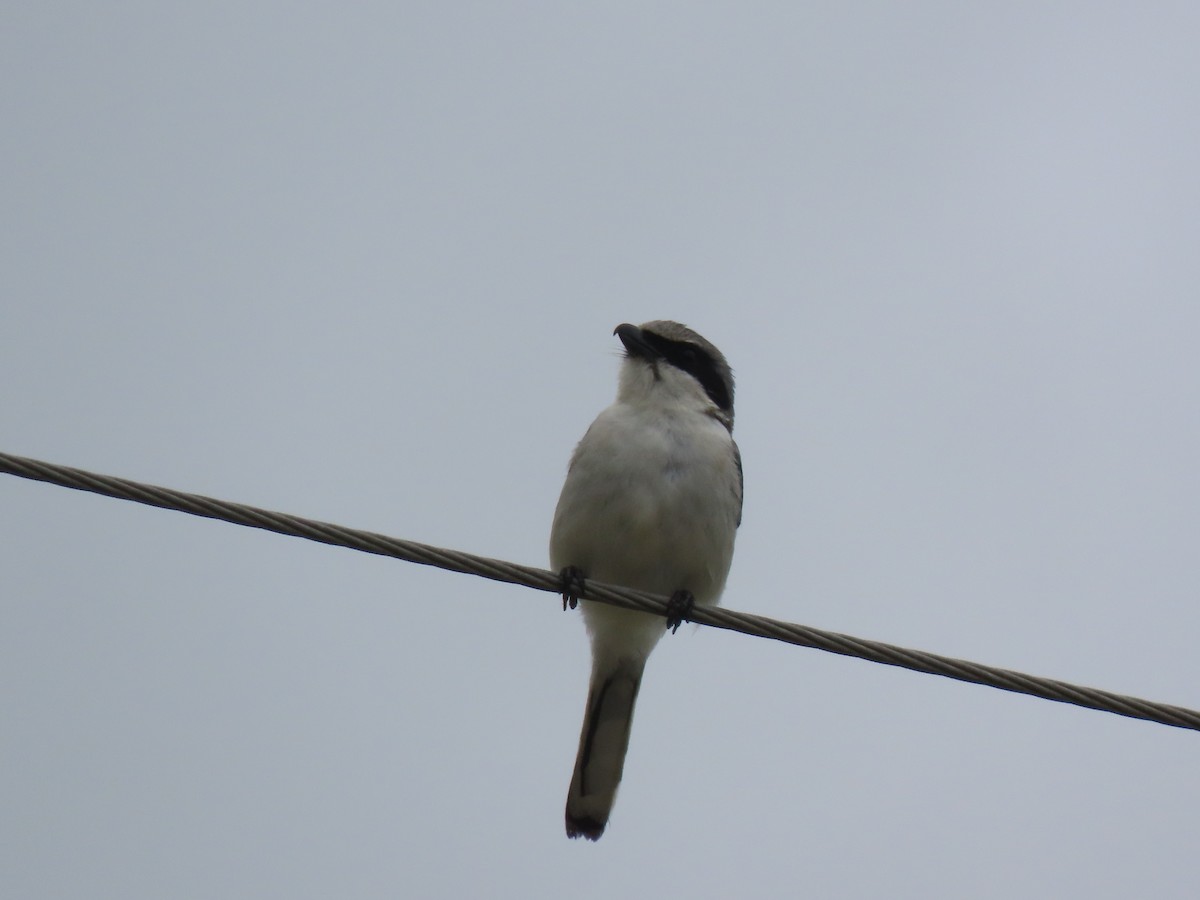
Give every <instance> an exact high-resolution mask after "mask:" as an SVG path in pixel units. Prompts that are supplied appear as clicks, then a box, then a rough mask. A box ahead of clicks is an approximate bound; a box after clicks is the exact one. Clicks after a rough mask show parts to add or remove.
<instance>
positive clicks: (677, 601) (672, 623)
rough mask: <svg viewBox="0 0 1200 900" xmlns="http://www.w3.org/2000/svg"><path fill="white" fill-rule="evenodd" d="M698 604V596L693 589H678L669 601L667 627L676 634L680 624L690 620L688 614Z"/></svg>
mask: <svg viewBox="0 0 1200 900" xmlns="http://www.w3.org/2000/svg"><path fill="white" fill-rule="evenodd" d="M695 606H696V598H695V597H693V596H692V592H691V591H685V590H678V591H676V592H675V593H673V594H672V595H671V599H670V600H668V601H667V629H668V630H669V631H670V632H671V634H674V633H675V632H677V631H678V630H679V626H680V625H682V624H683V623H684V622H686V621H688V616H690V615H691V614H692V610H693V609H694V608H695Z"/></svg>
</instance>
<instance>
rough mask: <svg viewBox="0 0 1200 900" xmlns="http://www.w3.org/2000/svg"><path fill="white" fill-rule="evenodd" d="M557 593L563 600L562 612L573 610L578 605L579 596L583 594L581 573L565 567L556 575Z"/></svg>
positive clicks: (574, 568)
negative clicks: (569, 608) (568, 609)
mask: <svg viewBox="0 0 1200 900" xmlns="http://www.w3.org/2000/svg"><path fill="white" fill-rule="evenodd" d="M558 579H559V593H560V594H562V598H563V612H566V611H567V607H568V606H569V607H571V609H574V608H575V607H576V606H578V605H579V595H580V594H582V593H583V571H582V570H580V569H578V568H576V567H575V566H567V567H566V568H565V569H563V570H562V571H561V572H559V573H558Z"/></svg>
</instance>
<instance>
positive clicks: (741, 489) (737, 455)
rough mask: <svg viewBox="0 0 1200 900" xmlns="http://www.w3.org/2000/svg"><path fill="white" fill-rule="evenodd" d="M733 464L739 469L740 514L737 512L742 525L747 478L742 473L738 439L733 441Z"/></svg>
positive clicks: (739, 523)
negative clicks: (743, 499) (743, 495)
mask: <svg viewBox="0 0 1200 900" xmlns="http://www.w3.org/2000/svg"><path fill="white" fill-rule="evenodd" d="M733 464H734V465H735V466H737V470H738V486H737V504H738V514H737V523H738V526H739V527H740V526H741V524H742V494H743V493H744V491H745V487H746V479H745V476H744V475H743V474H742V451H741V450H739V449H738V445H737V441H734V442H733Z"/></svg>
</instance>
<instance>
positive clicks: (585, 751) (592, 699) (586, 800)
mask: <svg viewBox="0 0 1200 900" xmlns="http://www.w3.org/2000/svg"><path fill="white" fill-rule="evenodd" d="M645 668H646V661H645V660H644V659H621V660H618V661H616V662H615V663H613V664H609V665H607V666H606V667H605V668H604V669H603V671H601V670H600V669H599V668H597V669H596V670H595V671H593V672H592V683H591V686H590V688H589V690H588V701H587V709H586V711H585V712H584V714H583V729H582V731H581V733H580V735H579V754H578V756H576V757H575V774H574V775H572V776H571V787H570V789H569V790H568V791H567V837H573V838H576V837H585V838H587V839H588V840H590V841H595V840H599V838H600V835H602V834H604V827H605V826H606V825H607V824H608V814H609V813H610V812H612V807H613V802H614V801H615V800H616V799H617V787H618V785H620V783H621V772H622V771H623V770H624V768H625V751H626V750H627V749H629V728H630V726H631V725H632V724H633V705H634V703H635V702H636V701H637V695H638V688H639V687H640V686H641V683H642V671H643V670H644V669H645Z"/></svg>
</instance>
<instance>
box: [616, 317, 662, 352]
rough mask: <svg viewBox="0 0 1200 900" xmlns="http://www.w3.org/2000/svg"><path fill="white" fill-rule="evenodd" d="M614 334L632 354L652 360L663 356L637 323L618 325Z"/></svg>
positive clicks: (626, 350)
mask: <svg viewBox="0 0 1200 900" xmlns="http://www.w3.org/2000/svg"><path fill="white" fill-rule="evenodd" d="M613 334H615V335H616V336H617V337H619V338H620V339H621V343H622V344H624V345H625V352H626V353H627V354H629V355H630V356H640V357H641V358H642V359H645V360H651V361H653V360H656V359H658V358H659V357H661V356H662V354H661V353H659V352H658V350H656V349H655V348H654V346H653V345H651V344H650V342H649V341H647V340H646V336H645V335H644V334H642V329H640V328H638V327H637V326H636V325H630V324H628V323H626V324H624V325H618V326H617V327H616V328H614V329H613Z"/></svg>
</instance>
